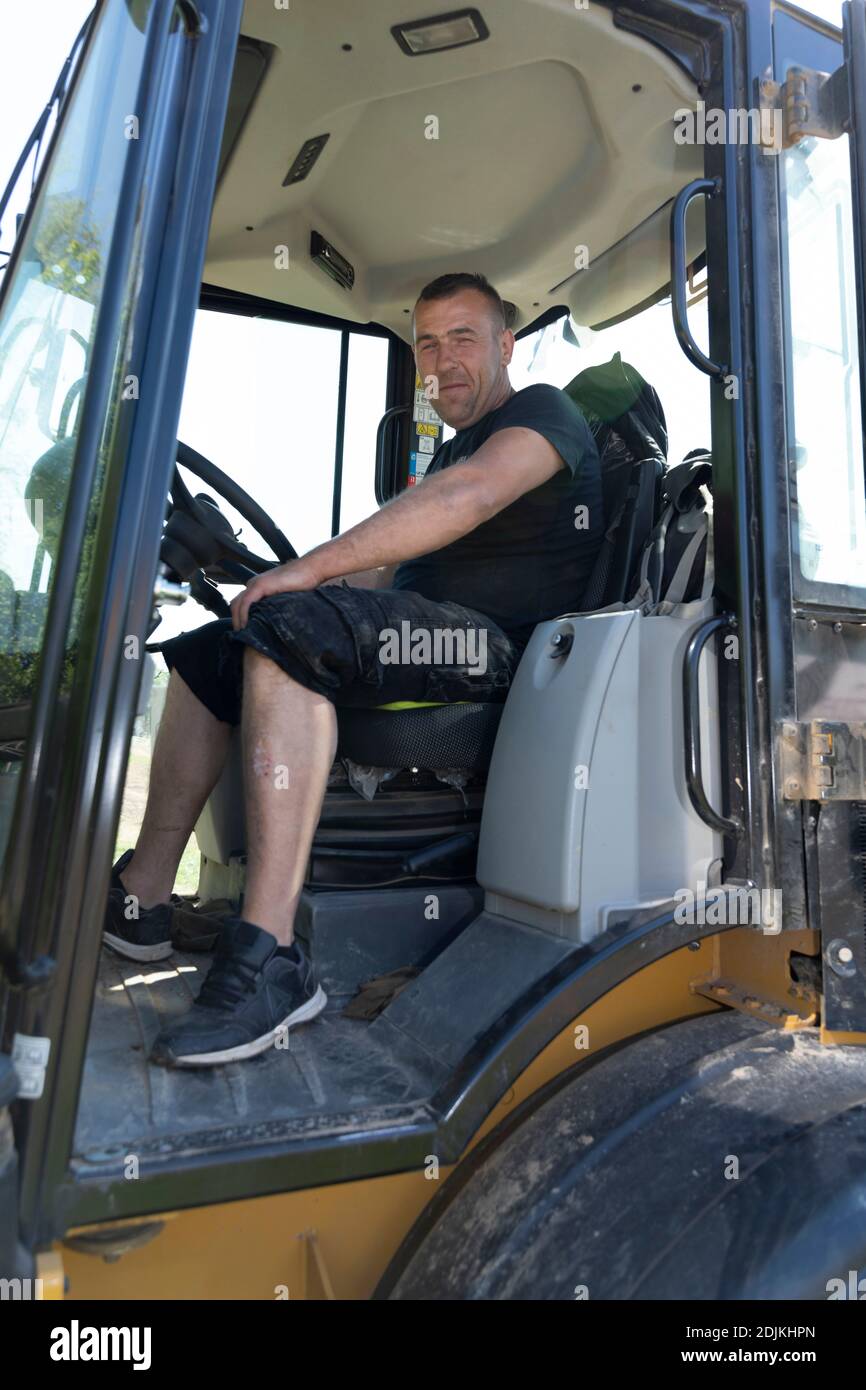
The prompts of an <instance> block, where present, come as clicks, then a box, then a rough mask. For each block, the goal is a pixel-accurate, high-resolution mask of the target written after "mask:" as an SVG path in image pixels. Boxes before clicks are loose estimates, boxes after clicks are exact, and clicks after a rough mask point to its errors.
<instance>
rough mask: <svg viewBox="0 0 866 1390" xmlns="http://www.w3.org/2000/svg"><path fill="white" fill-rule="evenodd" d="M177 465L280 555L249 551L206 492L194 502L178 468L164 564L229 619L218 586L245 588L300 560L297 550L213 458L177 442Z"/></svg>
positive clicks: (208, 605)
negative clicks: (261, 576) (266, 573)
mask: <svg viewBox="0 0 866 1390" xmlns="http://www.w3.org/2000/svg"><path fill="white" fill-rule="evenodd" d="M177 461H178V463H180V464H183V466H184V467H185V468H188V469H189V471H190V472H191V473H194V474H195V476H196V477H197V478H200V479H201V481H202V482H203V483H206V484H207V486H208V487H210V488H212V489H213V490H214V492H216V493H218V494H219V496H220V497H222V498H223V500H224V501H226V502H228V504H229V505H230V506H231V507H234V509H235V511H237V512H239V513H240V515H241V516H242V517H243V519H244V521H246V522H248V523H249V525H250V526H252V528H253V529H254V530H255V531H257V532H258V534H259V535H260V536H261V538H262V539H263V540H264V541H265V542H266V543H267V545H268V547H269V549H270V550H271V551H272V552H273V554H274V555H275V556H276V560H268V559H265V558H263V557H262V556H261V555H256V554H255V553H254V552H253V551H252V550H249V549H248V548H247V546H245V545H244V544H243V543H242V542H241V541H239V540H238V539H237V538H236V536H235V534H234V532H233V530H232V528H231V524H230V522H229V521H228V519H227V518H226V517H224V516H223V514H222V512H221V511H220V509H219V507H218V506H217V504H216V503H215V502H214V501H213V499H212V498H210V497H208V496H206V495H205V494H204V493H199V494H198V495H197V496H195V497H194V496H193V495H192V493H191V492H190V490H189V488H188V487H187V485H186V483H185V482H184V480H183V478H182V477H181V473H180V469H179V468H177V467H175V470H174V473H173V475H172V481H171V487H170V489H169V491H170V496H171V502H170V505H169V507H168V510H167V514H166V521H165V530H164V532H163V537H162V544H161V546H160V559H161V560H162V562H163V564H164V565H166V567H167V568H168V570H169V571H170V573H171V576H172V577H173V578H176V579H178V580H185V581H188V582H189V585H190V594H191V596H192V597H193V598H194V599H196V601H197V602H198V603H200V604H202V605H203V607H205V608H207V609H208V610H209V611H210V612H212V613H216V614H217V615H218V616H219V617H221V618H224V617H228V615H229V605H228V603H227V602H226V600H225V599H224V598H223V596H222V594H221V593H220V592H219V589H218V588H217V587H216V585H217V584H218V583H229V584H246V582H247V580H249V579H252V578H253V576H254V575H256V574H262V573H263V572H264V571H265V570H268V569H273V567H274V566H275V565H276V564H283V563H285V561H287V560H296V559H297V551H296V550H295V548H294V546H293V545H292V544H291V543H290V541H289V540H288V539H287V538H286V536H284V535H283V533H282V531H281V530H280V528H279V527H278V526H276V525H275V524H274V522H273V521H272V520H271V518H270V517H269V516H268V514H267V512H265V511H264V510H263V509H262V508H261V507H260V506H259V504H258V502H256V501H254V499H253V498H252V497H250V495H249V493H247V492H245V491H244V489H243V488H242V487H240V486H239V484H238V483H236V482H235V481H234V479H233V478H230V477H229V476H228V474H227V473H224V472H223V471H222V469H221V468H217V466H216V464H215V463H211V461H210V459H206V458H205V457H204V455H203V454H200V453H198V452H197V450H195V449H192V448H190V446H189V445H188V444H183V443H181V441H180V440H178V443H177Z"/></svg>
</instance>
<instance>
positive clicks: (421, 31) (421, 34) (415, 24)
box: [391, 10, 490, 58]
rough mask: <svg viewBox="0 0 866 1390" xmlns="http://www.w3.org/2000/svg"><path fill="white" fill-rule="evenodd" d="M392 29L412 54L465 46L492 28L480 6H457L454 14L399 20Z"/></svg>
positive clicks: (485, 34)
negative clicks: (488, 26) (406, 22)
mask: <svg viewBox="0 0 866 1390" xmlns="http://www.w3.org/2000/svg"><path fill="white" fill-rule="evenodd" d="M391 33H392V34H393V35H394V38H395V39H396V40H397V42H398V44H399V45H400V47H401V48H402V50H403V52H404V53H408V54H409V56H410V57H411V58H417V57H420V56H421V54H422V53H441V52H443V50H444V49H447V48H463V46H464V45H465V44H467V43H480V42H481V40H482V39H486V38H489V37H490V30H489V29H488V28H487V25H486V24H485V23H484V20H483V19H482V18H481V15H480V14H479V12H478V10H453V11H452V12H451V13H450V14H440V15H433V16H432V18H430V19H415V20H413V21H412V22H411V23H410V24H395V25H394V27H393V29H392V30H391Z"/></svg>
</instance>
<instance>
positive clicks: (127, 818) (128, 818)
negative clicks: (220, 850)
mask: <svg viewBox="0 0 866 1390" xmlns="http://www.w3.org/2000/svg"><path fill="white" fill-rule="evenodd" d="M150 753H151V749H150V738H149V737H147V736H146V735H145V736H138V737H135V738H133V740H132V742H131V744H130V750H129V763H128V764H127V768H126V782H125V783H124V788H123V806H122V809H121V812H120V824H119V826H118V827H117V843H116V845H115V850H114V858H115V859H117V858H118V857H119V856H120V855H121V854H123V852H124V850H127V849H131V848H132V847H133V845H134V844H135V841H136V839H137V838H138V831H139V827H140V826H141V821H142V817H143V816H144V806H145V801H146V800H147V779H148V776H149V775H150ZM198 871H199V851H198V845H197V844H196V842H195V836H193V837H192V838H191V839H190V842H189V844H188V845H187V847H186V849H185V850H184V854H183V858H182V859H181V861H180V867H179V869H178V871H177V878H176V879H175V884H174V891H175V892H176V893H194V892H195V891H196V889H197V887H198Z"/></svg>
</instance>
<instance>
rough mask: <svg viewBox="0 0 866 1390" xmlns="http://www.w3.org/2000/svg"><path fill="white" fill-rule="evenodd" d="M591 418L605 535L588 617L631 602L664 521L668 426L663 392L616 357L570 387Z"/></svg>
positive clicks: (584, 607)
mask: <svg viewBox="0 0 866 1390" xmlns="http://www.w3.org/2000/svg"><path fill="white" fill-rule="evenodd" d="M565 391H566V394H567V395H568V396H569V397H570V398H571V399H572V400H573V401H574V403H575V405H577V407H578V408H579V409H580V410H581V412H582V413H583V415H584V416H585V418H586V420H587V423H588V424H589V427H590V429H591V430H592V432H593V435H594V437H595V441H596V445H597V447H598V451H599V455H600V458H601V484H602V494H603V499H604V510H605V535H604V539H603V541H602V544H601V546H600V548H599V551H598V554H597V556H596V560H595V564H594V566H593V570H592V574H591V575H590V578H589V582H588V583H587V586H586V589H585V590H584V593H583V595H582V598H581V601H580V603H579V604H578V610H579V611H581V612H584V613H588V612H592V611H593V610H595V609H597V608H605V607H607V606H608V605H609V604H612V603H624V602H625V601H626V600H627V599H628V598H629V597H630V596H631V593H632V591H633V589H634V586H635V583H636V579H637V572H638V568H639V565H640V557H641V555H642V553H643V549H644V546H645V545H646V542H647V540H648V538H649V536H650V533H651V531H652V529H653V527H654V526H655V524H656V521H657V519H658V515H659V510H660V503H661V480H662V477H663V475H664V470H665V466H666V462H667V447H668V437H667V425H666V422H665V414H664V409H663V407H662V403H661V401H660V400H659V397H658V395H657V393H656V391H655V390H654V389H653V387H652V386H650V385H649V383H648V382H646V381H644V379H643V377H642V376H641V375H640V373H639V372H638V371H636V370H635V368H634V367H632V366H630V365H629V364H628V363H627V362H623V361H622V358H621V357H620V354H619V353H616V354H615V355H614V357H613V358H612V359H611V361H610V362H605V363H603V364H602V365H601V366H598V367H587V368H586V370H585V371H583V372H581V373H580V374H579V376H576V377H575V378H574V380H573V381H572V382H571V383H570V384H569V385H568V386H566V387H565Z"/></svg>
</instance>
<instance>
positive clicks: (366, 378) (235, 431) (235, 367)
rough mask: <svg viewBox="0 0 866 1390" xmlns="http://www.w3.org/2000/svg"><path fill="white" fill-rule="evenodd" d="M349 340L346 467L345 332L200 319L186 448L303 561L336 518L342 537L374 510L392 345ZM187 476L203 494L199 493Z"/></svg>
mask: <svg viewBox="0 0 866 1390" xmlns="http://www.w3.org/2000/svg"><path fill="white" fill-rule="evenodd" d="M345 336H347V337H348V339H349V343H348V370H347V377H346V408H345V428H344V430H343V435H342V455H341V459H340V460H339V466H338V460H337V445H338V424H339V418H338V417H339V412H340V358H341V350H342V339H343V337H344V334H343V333H342V332H341V331H340V330H338V329H333V328H319V327H316V326H313V325H309V324H298V323H285V322H283V321H281V320H276V319H265V318H247V317H245V316H242V315H238V314H225V313H219V312H215V311H212V310H207V309H200V310H199V312H198V314H197V316H196V321H195V327H194V330H193V338H192V345H191V348H190V354H189V360H188V364H187V374H186V382H185V385H184V396H183V404H182V406H181V414H180V422H179V425H178V438H179V439H181V440H183V442H184V443H185V444H189V445H191V447H192V448H193V449H197V450H198V452H199V453H200V454H204V455H205V457H206V458H209V459H210V460H211V461H212V462H213V463H215V464H216V465H217V467H219V468H221V469H222V470H223V472H225V473H228V474H229V475H230V476H231V477H232V478H234V479H235V481H236V482H238V483H240V485H241V487H243V488H244V490H245V491H246V492H248V493H250V495H251V496H252V497H254V498H255V500H256V501H257V502H258V503H260V504H261V506H262V507H264V509H265V511H266V512H268V513H269V515H270V516H272V517H273V519H274V520H275V521H276V523H277V525H278V526H279V527H280V528H281V530H282V531H284V532H285V534H286V535H287V536H288V538H289V540H290V541H291V542H292V545H293V546H294V547H295V549H296V550H297V552H298V554H299V555H302V554H303V553H304V552H305V551H307V550H310V549H311V548H312V547H313V546H315V545H320V544H321V543H322V542H323V541H326V540H327V539H328V538H329V536H330V535H331V534H332V530H333V522H334V519H335V516H337V517H338V519H339V529H340V530H341V531H344V530H346V529H347V528H348V527H349V526H353V525H354V524H355V522H357V521H360V520H362V519H363V517H365V516H369V515H370V513H371V512H373V511H375V509H376V497H375V492H374V475H375V449H376V428H377V426H378V424H379V420H380V418H381V416H382V414H383V412H384V410H385V391H386V383H387V369H388V340H387V339H386V338H384V337H378V336H368V335H365V334H360V333H357V334H356V333H347V334H346V335H345ZM186 476H187V481H188V482H189V483H190V485H191V486H192V489H193V491H200V490H201V486H202V485H201V483H200V482H199V481H198V480H197V479H194V478H191V477H190V475H189V474H187V475H186ZM335 486H336V490H337V493H338V496H339V506H338V507H337V508H336V509H335V505H334V500H335ZM220 508H221V510H222V511H223V512H224V514H225V515H226V516H227V517H228V518H229V520H230V521H231V522H232V524H233V525H234V526H235V528H236V529H237V530H240V531H241V539H242V540H243V541H244V542H245V543H246V544H248V545H250V546H251V548H252V549H253V550H256V551H257V552H259V553H261V551H262V548H263V547H262V543H261V541H260V540H259V538H258V537H257V536H255V535H254V534H251V533H250V532H249V528H248V527H246V523H244V522H243V521H242V520H241V518H240V517H239V516H237V514H236V513H234V512H233V510H232V508H231V507H229V506H228V504H227V503H224V502H223V501H222V500H220ZM183 616H184V617H186V616H188V615H187V614H184V615H183Z"/></svg>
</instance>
